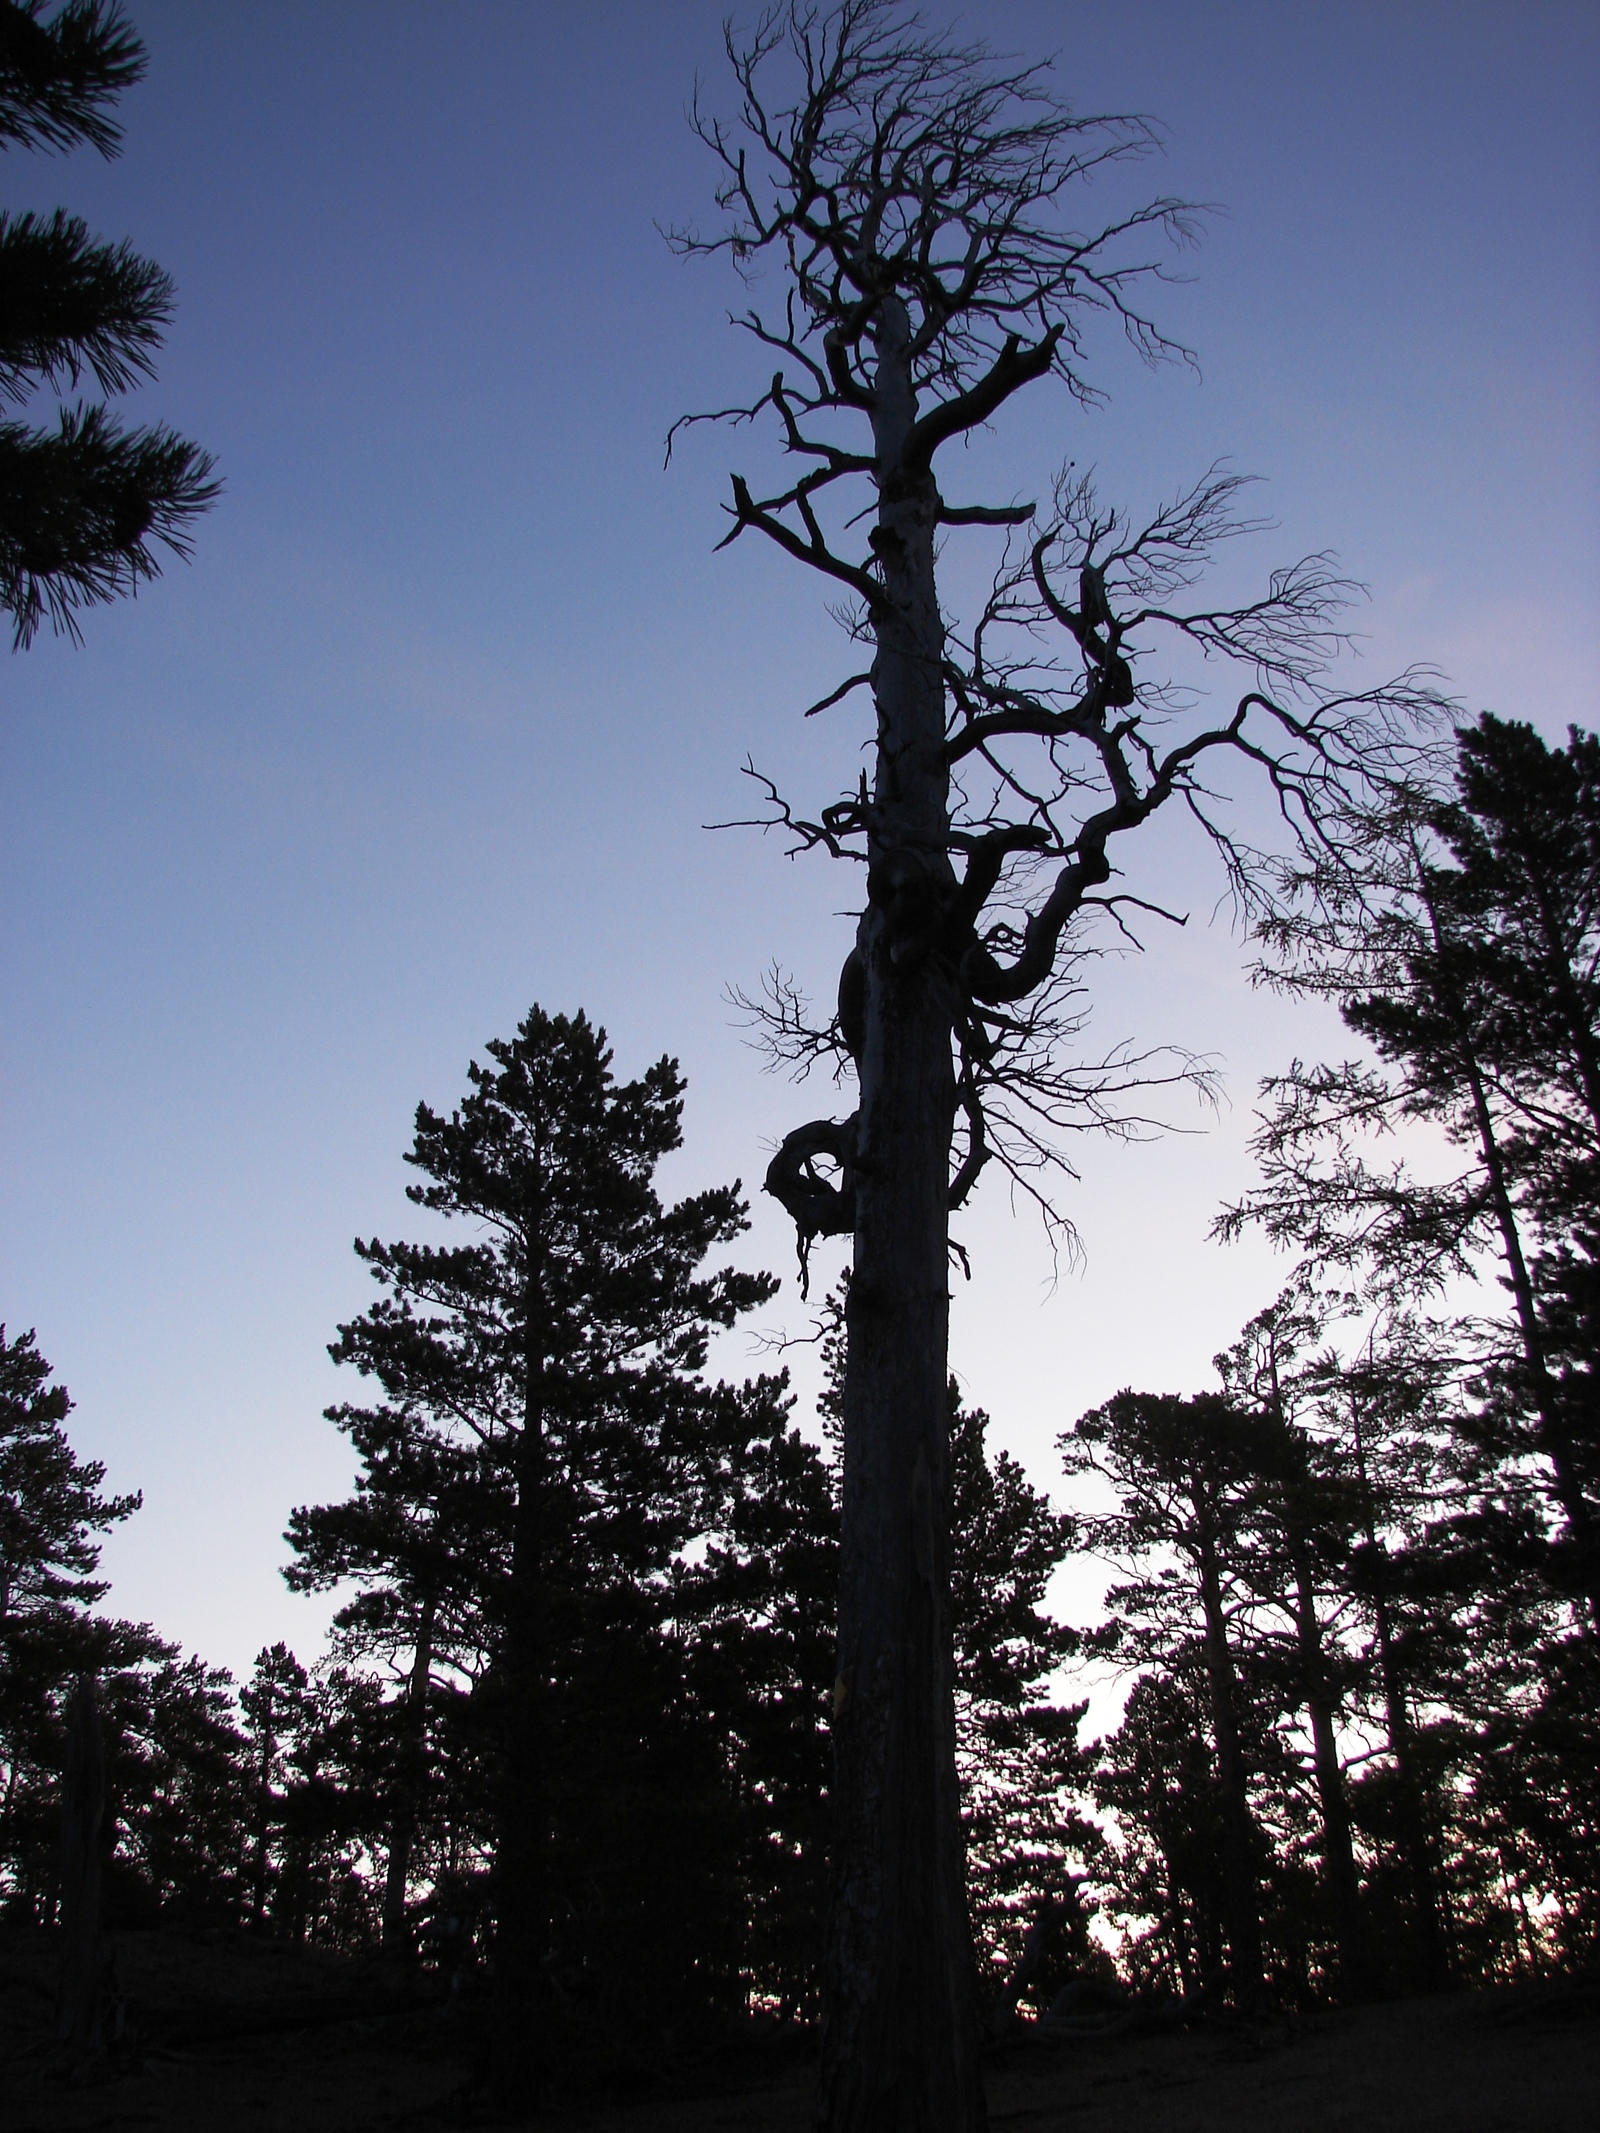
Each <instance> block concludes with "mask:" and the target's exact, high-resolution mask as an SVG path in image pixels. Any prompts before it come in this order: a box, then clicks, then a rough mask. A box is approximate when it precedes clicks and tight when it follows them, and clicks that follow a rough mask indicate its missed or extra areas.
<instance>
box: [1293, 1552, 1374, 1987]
mask: <svg viewBox="0 0 1600 2133" xmlns="http://www.w3.org/2000/svg"><path fill="white" fill-rule="evenodd" d="M1291 1547H1292V1550H1293V1556H1294V1575H1295V1636H1296V1640H1297V1642H1298V1644H1299V1647H1300V1679H1301V1686H1302V1693H1303V1694H1304V1696H1305V1701H1306V1711H1307V1714H1308V1715H1309V1717H1310V1720H1311V1746H1312V1762H1313V1768H1314V1770H1315V1773H1316V1781H1317V1803H1318V1805H1319V1807H1320V1808H1321V1810H1322V1868H1323V1872H1324V1874H1325V1875H1326V1876H1327V1887H1328V1895H1329V1898H1330V1899H1331V1904H1332V1909H1333V1920H1334V1933H1335V1935H1336V1937H1337V1940H1338V1943H1339V1977H1340V1984H1341V1986H1342V1988H1343V1997H1344V1998H1346V1999H1365V1998H1367V1997H1368V1996H1369V1995H1370V1993H1371V1991H1372V1989H1373V1977H1372V1958H1371V1949H1370V1947H1369V1945H1368V1940H1367V1922H1366V1917H1365V1914H1364V1912H1363V1911H1362V1907H1361V1882H1360V1878H1359V1876H1358V1875H1357V1873H1356V1858H1355V1847H1354V1845H1353V1844H1352V1842H1351V1837H1350V1807H1349V1802H1348V1801H1347V1800H1346V1798H1345V1789H1344V1771H1343V1769H1342V1768H1341V1766H1340V1762H1339V1744H1338V1740H1337V1737H1336V1735H1335V1732H1334V1708H1335V1706H1334V1698H1333V1695H1332V1692H1331V1690H1330V1688H1329V1685H1328V1665H1327V1656H1326V1654H1325V1652H1324V1650H1323V1644H1322V1625H1321V1623H1320V1622H1319V1621H1318V1619H1317V1595H1316V1582H1315V1578H1314V1576H1313V1573H1312V1566H1311V1561H1310V1554H1309V1551H1308V1549H1307V1547H1306V1542H1305V1538H1304V1536H1303V1535H1302V1534H1294V1535H1293V1536H1292V1539H1291Z"/></svg>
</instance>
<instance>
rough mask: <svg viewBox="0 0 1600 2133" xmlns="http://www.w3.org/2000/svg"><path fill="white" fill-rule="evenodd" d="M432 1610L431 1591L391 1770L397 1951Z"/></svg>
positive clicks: (391, 1898)
mask: <svg viewBox="0 0 1600 2133" xmlns="http://www.w3.org/2000/svg"><path fill="white" fill-rule="evenodd" d="M433 1613H434V1600H433V1595H432V1593H429V1595H428V1596H427V1598H426V1599H425V1600H424V1601H423V1603H422V1613H421V1617H420V1619H419V1620H418V1623H417V1643H416V1650H415V1651H414V1652H413V1654H412V1658H411V1674H410V1678H409V1679H408V1681H407V1682H406V1700H405V1709H404V1711H403V1712H402V1714H401V1722H400V1724H401V1730H400V1741H399V1756H398V1758H397V1762H398V1768H397V1770H396V1773H395V1778H396V1783H395V1804H394V1819H393V1821H392V1823H391V1824H390V1829H389V1864H388V1870H387V1872H386V1873H385V1875H384V1881H383V1945H384V1947H385V1949H386V1950H387V1951H389V1952H390V1953H392V1954H398V1955H409V1954H411V1952H412V1947H411V1929H410V1926H409V1925H408V1923H407V1921H406V1890H407V1888H408V1887H409V1885H410V1881H411V1847H412V1844H413V1843H414V1842H415V1839H416V1833H417V1805H418V1796H419V1794H420V1792H421V1788H422V1765H423V1755H424V1750H425V1748H426V1745H427V1728H428V1685H429V1682H430V1681H431V1680H432V1677H433Z"/></svg>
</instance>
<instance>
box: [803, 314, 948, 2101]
mask: <svg viewBox="0 0 1600 2133" xmlns="http://www.w3.org/2000/svg"><path fill="white" fill-rule="evenodd" d="M879 316H880V324H879V329H878V337H877V371H876V381H875V392H874V408H873V427H874V433H875V441H876V447H877V462H878V469H879V475H878V487H879V515H878V526H877V529H876V532H875V535H874V541H873V545H874V548H875V549H876V551H877V554H878V556H879V558H880V561H881V563H882V567H883V576H884V595H883V603H882V607H881V609H880V610H879V613H878V615H877V617H876V629H877V656H876V659H875V660H874V663H873V670H872V680H873V690H874V694H875V697H876V701H877V712H878V751H877V774H876V782H875V786H874V791H873V805H872V818H871V826H870V839H869V863H868V884H867V895H868V901H867V908H866V911H865V912H864V914H863V916H862V920H861V924H860V928H859V931H858V934H857V954H858V956H859V958H860V964H861V969H862V976H863V980H864V992H865V998H864V1003H863V1006H864V1014H863V1021H862V1029H861V1040H860V1050H859V1053H858V1059H857V1065H858V1073H859V1081H860V1092H861V1103H860V1109H859V1111H858V1113H857V1117H856V1123H855V1138H854V1160H853V1165H852V1168H853V1172H854V1193H855V1257H854V1271H853V1274H852V1277H851V1283H850V1296H849V1303H848V1307H847V1314H848V1315H847V1323H848V1335H849V1338H848V1356H847V1363H846V1370H845V1386H844V1492H843V1521H842V1544H841V1551H840V1595H839V1658H838V1679H837V1685H836V1688H835V1692H834V1701H835V1720H834V1759H835V1800H836V1810H835V1812H836V1822H835V1832H834V1860H833V1901H832V1919H831V1926H830V1932H829V1947H828V1961H827V1968H826V1974H825V1995H826V1996H825V2005H826V2017H825V2026H824V2033H823V2065H822V2108H823V2114H824V2119H825V2122H826V2125H827V2126H828V2128H829V2133H891V2129H893V2133H924V2129H925V2133H977V2129H978V2128H981V2127H982V2126H983V2124H984V2101H983V2080H982V2071H981V2066H980V2063H979V2034H978V2011H977V1981H976V1978H975V1976H974V1971H973V1956H972V1936H971V1930H970V1925H969V1921H968V1916H967V1904H966V1877H965V1857H964V1842H963V1836H962V1829H961V1816H960V1798H959V1791H958V1786H957V1779H956V1762H955V1708H954V1695H953V1684H952V1674H951V1658H950V1603H949V1580H950V1542H949V1498H950V1489H949V1441H948V1433H949V1406H948V1400H947V1398H946V1384H947V1348H948V1317H949V1289H948V1284H949V1242H948V1237H949V1205H948V1196H949V1165H950V1144H951V1135H952V1130H953V1126H954V1118H955V1075H954V1069H953V1066H952V1052H951V1045H952V1029H953V1024H954V999H953V993H952V988H951V982H950V979H949V976H948V974H947V973H944V972H942V971H941V969H940V967H939V966H938V964H937V962H936V961H935V959H934V958H933V957H932V956H931V955H930V954H929V953H928V949H929V947H930V945H931V938H930V937H931V936H932V934H933V933H934V932H935V931H936V929H937V922H938V919H939V917H940V915H941V913H942V911H943V910H944V909H945V908H946V906H947V904H948V902H949V899H950V896H951V894H952V893H953V889H954V874H953V870H952V868H951V867H950V863H949V860H948V857H947V835H948V829H949V813H948V802H949V773H948V769H947V766H946V762H945V756H944V727H945V711H944V686H943V678H942V665H941V655H942V648H943V626H942V623H941V620H940V615H939V605H938V597H937V593H936V591H935V586H934V568H933V544H934V528H935V522H936V515H937V510H938V493H937V490H936V488H935V485H934V482H933V479H932V476H931V475H929V474H922V475H920V476H917V477H914V478H910V479H907V478H906V477H905V476H904V475H903V473H902V471H901V453H902V448H903V446H904V443H905V440H906V437H907V435H908V433H909V431H910V428H911V424H912V421H913V420H914V418H915V412H916V407H915V396H914V394H913V391H912V387H911V381H910V362H909V355H908V352H907V347H906V330H907V325H906V313H905V309H904V306H903V305H902V304H901V303H900V302H899V300H898V299H896V298H890V299H888V300H886V301H885V302H884V303H883V305H882V306H881V309H880V314H879Z"/></svg>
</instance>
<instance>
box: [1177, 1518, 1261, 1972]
mask: <svg viewBox="0 0 1600 2133" xmlns="http://www.w3.org/2000/svg"><path fill="white" fill-rule="evenodd" d="M1194 1504H1195V1512H1196V1530H1197V1550H1196V1552H1197V1554H1198V1557H1199V1567H1200V1598H1201V1605H1202V1607H1203V1609H1204V1616H1205V1654H1206V1682H1207V1686H1208V1688H1209V1690H1210V1699H1211V1727H1212V1733H1213V1736H1214V1738H1215V1741H1216V1749H1217V1787H1218V1791H1219V1793H1220V1796H1221V1805H1222V1891H1223V1907H1224V1924H1225V1926H1226V1929H1227V1935H1228V1984H1229V1988H1230V1990H1231V1991H1232V1994H1233V1998H1234V2003H1235V2005H1236V2006H1238V2007H1241V2008H1243V2009H1245V2010H1247V2011H1248V2010H1251V2009H1254V2008H1256V2007H1259V2006H1260V2004H1261V2002H1262V2000H1263V1999H1264V1998H1265V1997H1266V1976H1265V1971H1264V1965H1263V1960H1262V1952H1261V1910H1260V1899H1259V1897H1258V1896H1257V1893H1256V1836H1255V1823H1254V1821H1253V1819H1252V1817H1251V1814H1250V1796H1249V1790H1248V1787H1247V1785H1246V1782H1245V1767H1244V1751H1243V1749H1242V1748H1241V1746H1240V1742H1239V1716H1238V1713H1239V1697H1238V1682H1237V1679H1236V1677H1235V1674H1234V1667H1233V1654H1232V1652H1231V1651H1230V1650H1229V1649H1228V1631H1227V1622H1226V1619H1225V1617H1224V1614H1223V1608H1222V1583H1221V1576H1220V1573H1219V1570H1218V1566H1217V1548H1216V1531H1215V1521H1214V1519H1213V1516H1212V1511H1211V1499H1210V1486H1209V1483H1208V1482H1207V1481H1206V1480H1205V1479H1203V1478H1200V1477H1197V1479H1196V1482H1195V1490H1194Z"/></svg>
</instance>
